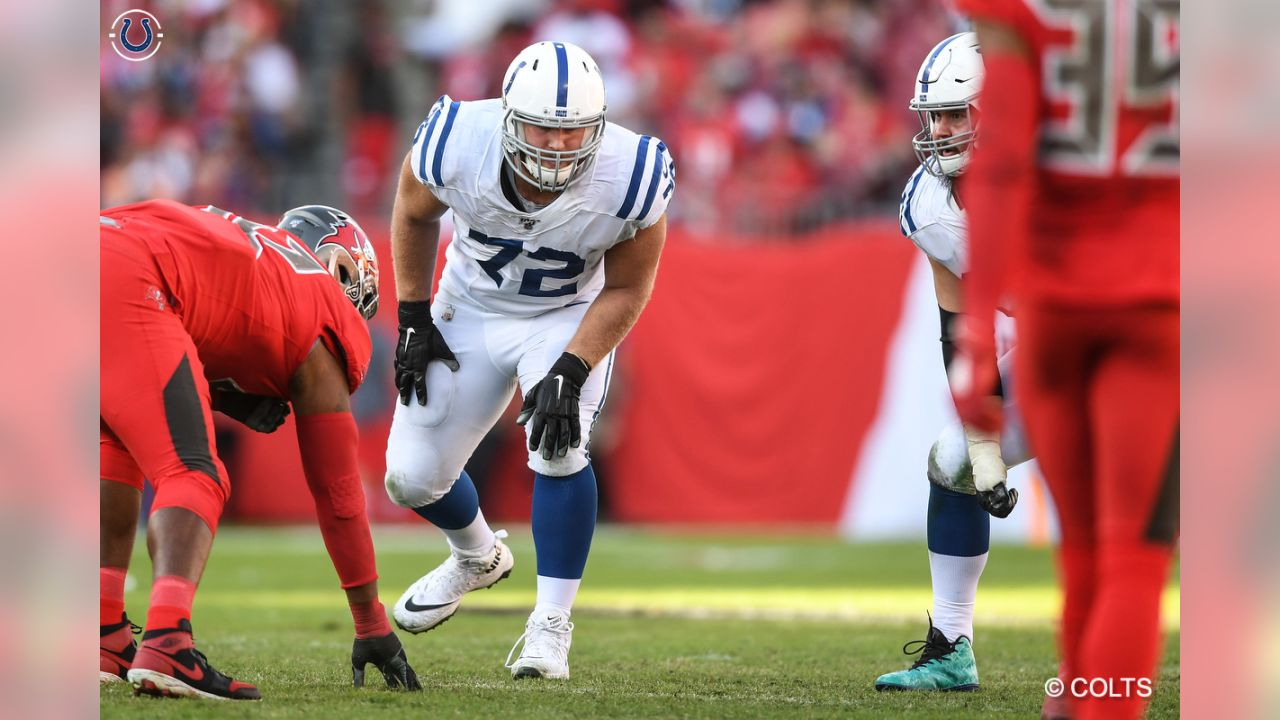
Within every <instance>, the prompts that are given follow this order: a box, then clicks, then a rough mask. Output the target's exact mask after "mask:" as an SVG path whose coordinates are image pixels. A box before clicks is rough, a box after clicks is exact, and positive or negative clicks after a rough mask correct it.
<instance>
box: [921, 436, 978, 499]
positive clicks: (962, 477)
mask: <svg viewBox="0 0 1280 720" xmlns="http://www.w3.org/2000/svg"><path fill="white" fill-rule="evenodd" d="M928 477H929V482H931V483H933V484H934V485H937V486H938V487H941V488H944V489H946V490H953V491H955V492H962V493H966V494H969V495H972V494H974V493H975V492H977V488H975V487H974V485H973V468H972V466H970V465H969V444H968V442H967V441H966V440H965V437H964V428H963V427H962V426H961V425H960V424H959V423H956V424H954V425H949V426H947V428H946V429H944V430H943V431H942V434H941V435H939V436H938V439H937V440H936V441H935V442H934V443H933V447H931V448H929V470H928Z"/></svg>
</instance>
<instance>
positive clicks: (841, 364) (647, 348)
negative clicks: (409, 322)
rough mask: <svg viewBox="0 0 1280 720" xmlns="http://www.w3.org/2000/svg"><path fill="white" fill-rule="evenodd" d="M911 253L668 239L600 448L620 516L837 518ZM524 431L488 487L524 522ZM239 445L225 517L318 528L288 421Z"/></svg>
mask: <svg viewBox="0 0 1280 720" xmlns="http://www.w3.org/2000/svg"><path fill="white" fill-rule="evenodd" d="M374 232H376V231H374ZM377 235H378V236H379V238H378V240H379V242H378V250H379V252H380V253H382V257H384V258H386V259H385V260H383V266H384V271H383V280H384V286H383V288H382V293H383V297H384V298H387V299H388V302H386V303H384V306H383V309H382V311H381V312H379V314H378V317H377V318H376V319H375V321H374V324H373V330H374V336H375V341H374V344H375V350H374V360H373V363H374V368H373V369H372V370H371V372H370V378H369V380H368V381H366V386H365V387H364V388H362V389H361V390H360V392H359V393H357V395H356V401H357V402H356V407H357V416H358V417H359V418H360V423H361V427H360V435H361V440H360V441H361V464H362V470H363V472H364V475H365V482H366V490H367V495H368V498H369V514H370V517H371V518H373V519H374V520H376V521H387V520H402V519H411V518H414V516H413V515H412V514H410V513H408V512H407V511H404V510H401V509H400V508H396V507H395V506H394V505H392V504H391V502H390V501H389V500H388V499H387V498H386V494H385V493H384V492H383V490H382V481H381V479H382V473H383V470H384V459H383V454H384V452H385V450H386V437H387V428H388V426H389V423H390V414H391V409H392V404H391V403H392V402H393V401H394V400H393V398H394V390H393V388H392V387H391V385H390V377H389V376H390V370H389V368H390V363H391V360H390V353H391V352H392V348H391V345H392V344H394V342H395V332H396V331H395V312H394V305H393V303H392V302H391V301H390V298H393V297H395V294H394V288H393V287H392V283H391V275H392V272H391V267H390V262H389V260H390V254H389V252H387V247H386V241H385V233H384V232H383V233H377ZM912 258H913V255H912V248H911V245H910V244H909V243H907V242H905V241H904V240H903V239H902V237H901V235H899V234H898V232H897V230H896V228H894V227H893V226H892V225H883V224H875V225H858V226H849V227H842V228H838V229H831V230H828V231H825V232H823V233H821V234H819V235H816V236H813V237H809V238H805V239H803V240H797V239H794V238H791V239H786V240H782V239H780V240H778V241H777V242H773V243H763V244H762V243H760V242H759V241H758V240H754V239H753V241H752V242H751V243H749V244H747V243H735V242H734V241H732V240H730V239H724V238H720V239H717V240H716V241H715V242H714V243H707V242H705V241H702V240H699V239H696V238H691V237H689V236H687V235H685V234H684V233H682V232H680V231H679V230H678V229H673V230H672V232H671V235H670V237H669V239H668V242H667V247H666V249H665V251H664V252H663V257H662V265H661V268H660V270H659V273H658V283H657V287H656V289H655V291H654V294H653V299H652V300H651V301H650V303H649V306H648V307H647V308H646V310H645V312H644V314H643V316H642V317H641V318H640V321H639V323H638V324H637V325H636V327H635V329H634V330H633V331H632V333H631V335H630V336H629V337H628V338H627V340H626V341H625V342H624V343H623V346H622V348H620V350H619V352H618V363H617V367H616V371H615V382H614V384H613V386H612V387H611V389H610V394H609V398H608V405H607V407H606V410H605V413H604V418H603V420H602V426H601V427H600V428H599V434H598V435H597V437H596V442H595V443H593V455H597V456H598V457H599V459H600V460H601V471H602V472H601V479H602V482H603V483H604V487H603V488H602V496H603V497H604V498H605V499H606V501H607V507H608V509H609V511H610V513H611V517H612V519H615V520H621V521H633V522H723V523H769V522H818V523H834V522H835V521H836V520H837V519H838V517H839V514H840V512H841V509H842V507H843V503H844V499H845V495H846V494H847V493H848V491H849V489H850V488H849V485H850V478H851V476H852V474H853V468H854V464H855V462H856V460H857V456H858V452H859V450H860V448H861V446H862V443H863V439H864V436H865V434H866V431H867V429H868V427H869V426H870V424H871V422H872V420H873V418H874V417H875V414H876V411H877V407H876V405H877V402H878V400H879V397H880V386H881V381H882V378H883V376H884V370H885V368H884V364H885V362H886V358H887V350H888V345H889V340H890V338H891V337H892V334H893V331H894V328H895V327H896V325H897V323H898V319H899V315H900V312H901V303H902V295H903V290H904V286H905V283H906V278H907V273H908V271H909V269H910V265H911V261H912ZM382 365H385V366H386V368H382V369H385V370H387V372H386V373H381V371H380V370H379V368H380V367H381V366H382ZM383 375H385V377H383ZM366 395H367V396H366ZM361 405H363V406H364V407H363V409H362V408H361ZM520 437H521V435H520V434H519V433H516V432H512V433H508V434H507V437H506V438H504V440H503V441H502V442H501V443H500V450H499V451H498V453H497V456H496V458H495V461H494V462H493V463H492V464H491V471H490V472H491V476H490V477H487V478H476V480H477V483H478V484H479V485H480V487H481V493H482V496H483V497H484V498H485V513H486V516H488V517H490V518H491V519H494V520H501V519H506V520H519V519H523V518H527V513H528V502H529V492H530V489H531V486H532V482H531V481H530V478H529V475H528V473H529V471H528V469H527V468H525V467H524V464H523V459H522V457H523V451H522V449H521V447H520ZM236 439H237V440H238V441H239V447H238V448H237V451H236V453H235V460H234V461H230V460H229V462H228V470H229V471H230V472H231V473H232V483H233V496H234V497H233V499H232V503H231V506H230V507H229V516H230V517H234V518H237V519H240V520H252V521H262V520H266V521H281V522H284V521H305V522H310V521H311V520H312V519H313V517H314V514H313V510H312V505H311V498H310V495H309V494H308V493H307V490H306V484H305V482H304V481H303V480H302V475H301V464H300V462H299V460H298V456H297V442H296V440H295V439H294V431H293V429H292V423H291V422H290V423H289V424H288V425H286V426H285V427H283V428H281V429H280V431H278V432H277V433H275V434H274V435H272V436H260V435H256V434H254V433H250V432H248V431H244V432H243V433H239V432H238V431H237V434H236Z"/></svg>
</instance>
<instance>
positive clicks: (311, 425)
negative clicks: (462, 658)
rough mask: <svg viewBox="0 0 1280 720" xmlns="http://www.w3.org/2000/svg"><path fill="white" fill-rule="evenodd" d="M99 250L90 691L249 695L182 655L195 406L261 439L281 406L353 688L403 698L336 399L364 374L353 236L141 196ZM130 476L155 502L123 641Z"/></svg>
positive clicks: (198, 540)
mask: <svg viewBox="0 0 1280 720" xmlns="http://www.w3.org/2000/svg"><path fill="white" fill-rule="evenodd" d="M300 241H301V242H300ZM101 243H102V315H101V322H102V347H101V370H102V397H101V407H100V412H101V416H102V423H101V435H102V437H101V455H102V457H101V474H102V483H101V523H102V527H101V562H100V565H101V567H100V570H99V579H100V585H101V596H100V599H99V605H100V624H101V642H100V649H99V655H100V671H99V681H100V682H111V681H116V680H119V679H127V680H128V681H129V682H132V683H133V685H134V687H135V689H136V691H137V692H140V693H146V694H150V695H163V696H186V697H206V698H214V699H232V700H256V699H258V698H260V697H261V695H260V693H259V692H258V689H257V688H256V687H254V686H253V685H250V684H248V683H245V682H241V681H237V680H234V679H232V678H230V677H228V676H226V675H224V674H222V673H220V672H218V671H217V670H215V669H214V668H213V667H212V666H211V665H210V664H209V662H208V660H206V659H205V656H204V655H203V654H202V653H201V652H200V651H199V650H197V649H196V648H195V644H194V639H193V637H192V626H191V605H192V602H193V601H194V599H195V593H196V586H197V585H198V584H199V582H200V576H201V574H202V573H203V572H204V567H205V562H206V560H207V559H208V556H209V550H210V548H211V547H212V545H213V536H214V532H215V531H216V530H217V527H218V518H219V517H220V516H221V514H222V509H223V506H224V505H225V504H226V501H227V498H228V497H229V496H230V493H231V486H230V478H228V477H227V471H226V468H224V467H223V465H222V461H221V460H219V459H218V454H217V448H216V447H215V446H214V441H213V438H214V434H213V415H212V412H213V410H215V409H217V410H220V411H221V412H223V413H225V414H227V415H229V416H231V417H233V418H235V419H237V420H239V421H241V422H243V423H245V424H246V425H248V426H249V427H251V428H253V429H254V430H257V431H259V432H271V431H273V430H275V429H276V428H277V427H279V426H280V424H281V423H282V422H283V421H284V418H285V415H287V414H288V413H289V409H290V408H289V404H290V403H292V406H293V408H292V409H293V411H294V412H295V413H296V414H297V418H298V420H297V430H298V447H299V449H300V450H301V452H302V465H303V470H304V472H305V474H306V480H307V486H308V487H309V488H310V490H311V494H312V497H313V498H314V499H315V504H316V514H317V516H318V519H319V522H320V532H321V535H323V537H324V541H325V547H326V548H327V549H328V551H329V556H330V557H331V558H332V560H333V565H334V568H335V569H336V570H337V571H338V578H339V580H340V581H341V583H342V587H343V588H344V589H345V590H346V594H347V601H348V603H349V604H350V606H351V615H352V619H353V620H354V623H355V633H356V639H355V643H354V646H353V648H352V653H351V662H352V673H353V678H354V682H355V684H356V685H357V686H359V685H362V684H363V683H364V668H365V666H366V665H367V664H368V663H373V664H374V665H375V666H376V667H377V668H378V669H379V670H381V671H382V673H383V674H384V677H385V678H386V681H387V684H388V685H391V686H404V687H407V688H411V689H417V688H418V687H419V686H418V680H417V677H416V676H415V675H414V672H413V669H412V668H410V667H409V664H408V662H407V660H406V658H405V654H404V650H403V648H402V647H401V645H400V640H399V639H398V638H397V637H396V635H395V633H394V632H392V630H391V627H390V625H389V624H388V622H387V617H386V611H385V610H384V609H383V607H382V604H381V603H380V602H378V583H377V577H378V573H377V568H376V564H375V561H374V553H373V540H372V538H371V537H370V534H369V524H368V519H367V518H366V517H365V512H364V488H363V486H362V485H361V482H360V473H359V469H358V467H357V464H356V444H357V439H358V438H357V432H356V424H355V420H354V419H353V418H352V416H351V397H350V396H351V393H353V392H355V390H356V388H358V387H359V386H360V383H361V382H362V381H363V380H364V376H365V370H366V368H368V365H369V356H370V353H371V352H372V345H371V343H370V339H369V329H368V327H367V326H366V324H365V321H366V320H367V319H368V318H370V317H372V316H373V314H374V312H375V311H376V310H377V306H378V269H377V259H376V258H375V256H374V254H373V247H372V246H371V245H370V244H369V240H368V238H366V237H365V234H364V231H363V230H361V229H360V226H359V225H357V224H356V223H355V221H354V220H352V219H351V218H350V217H349V216H348V215H347V214H346V213H343V212H342V211H340V210H335V209H333V208H330V207H325V206H322V205H308V206H306V207H300V208H295V209H294V210H290V211H289V212H287V213H285V215H284V217H283V218H281V221H280V226H279V227H270V226H266V225H260V224H258V223H255V222H252V221H250V220H248V219H246V218H242V217H238V216H236V215H234V214H233V213H229V212H226V211H224V210H219V209H218V208H215V207H211V206H210V207H204V208H192V207H188V206H186V205H181V204H179V203H175V202H171V201H168V200H153V201H149V202H142V203H137V204H133V205H126V206H123V207H118V208H113V209H110V210H106V211H104V212H103V213H102V218H101ZM335 281H336V282H335ZM144 476H146V477H147V478H150V480H151V482H152V484H153V486H154V487H155V493H156V494H155V502H154V504H153V506H152V513H151V517H150V518H149V520H148V522H147V549H148V550H149V551H150V554H151V562H152V570H153V575H154V578H155V580H154V583H153V584H152V589H151V604H150V607H149V609H148V611H147V624H146V632H145V633H144V634H143V636H142V646H141V647H140V648H139V647H137V646H136V645H135V643H134V641H133V637H132V633H131V630H132V629H133V627H134V626H133V625H132V623H130V622H129V618H128V617H127V616H126V615H125V613H124V579H125V573H126V572H127V571H128V567H129V557H130V555H131V553H132V551H133V539H134V534H135V533H136V532H137V526H138V512H139V504H140V502H141V498H142V484H143V477H144Z"/></svg>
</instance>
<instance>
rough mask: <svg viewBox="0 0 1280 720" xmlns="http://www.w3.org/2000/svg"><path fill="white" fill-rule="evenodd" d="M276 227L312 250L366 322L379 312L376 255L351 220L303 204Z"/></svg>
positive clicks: (334, 210) (324, 207) (323, 207)
mask: <svg viewBox="0 0 1280 720" xmlns="http://www.w3.org/2000/svg"><path fill="white" fill-rule="evenodd" d="M278 227H279V228H280V229H281V230H284V231H285V232H288V233H290V234H292V235H294V236H295V237H297V238H298V239H299V240H301V241H302V242H303V243H304V244H306V246H307V247H309V248H311V251H312V252H314V253H315V254H316V257H317V258H319V260H320V262H321V263H324V266H325V267H327V268H328V269H329V273H330V274H332V275H333V279H334V280H337V281H338V283H339V284H340V285H342V289H343V290H344V291H345V292H346V293H347V297H348V298H350V299H351V302H352V304H354V305H355V306H356V310H357V311H359V313H360V314H361V315H362V316H364V319H365V320H368V319H370V318H372V317H373V316H374V314H375V313H377V312H378V256H377V255H376V254H375V253H374V252H373V244H372V243H370V242H369V237H368V236H367V235H365V232H364V230H363V229H362V228H361V227H360V225H359V224H358V223H357V222H356V221H355V219H354V218H352V217H351V216H350V215H348V214H347V213H345V212H343V211H341V210H339V209H337V208H332V207H329V206H328V205H304V206H302V207H296V208H294V209H292V210H290V211H289V212H286V213H285V214H284V215H283V216H282V217H281V218H280V222H279V224H278Z"/></svg>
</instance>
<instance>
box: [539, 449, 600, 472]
mask: <svg viewBox="0 0 1280 720" xmlns="http://www.w3.org/2000/svg"><path fill="white" fill-rule="evenodd" d="M587 463H588V459H587V451H586V450H585V449H583V448H570V449H569V453H568V454H567V455H565V456H564V457H553V458H551V459H550V460H544V459H542V455H541V453H538V452H531V453H529V469H530V470H532V471H534V472H536V473H540V474H542V475H546V476H548V477H565V476H566V475H572V474H574V473H576V472H578V471H579V470H581V469H582V468H584V467H586V466H587Z"/></svg>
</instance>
